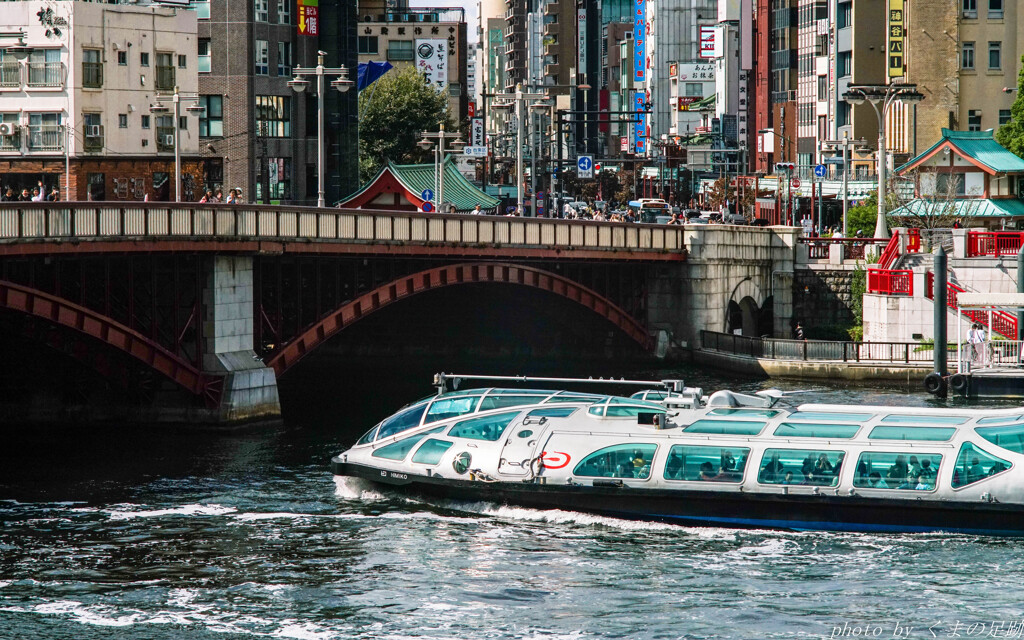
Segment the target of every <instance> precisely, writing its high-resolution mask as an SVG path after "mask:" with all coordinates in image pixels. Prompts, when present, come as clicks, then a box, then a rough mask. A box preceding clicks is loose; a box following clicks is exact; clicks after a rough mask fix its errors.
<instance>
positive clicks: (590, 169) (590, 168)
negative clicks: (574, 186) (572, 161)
mask: <svg viewBox="0 0 1024 640" xmlns="http://www.w3.org/2000/svg"><path fill="white" fill-rule="evenodd" d="M576 172H577V173H579V177H581V178H593V177H594V156H580V157H579V158H577V159H576Z"/></svg>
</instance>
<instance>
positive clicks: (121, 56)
mask: <svg viewBox="0 0 1024 640" xmlns="http://www.w3.org/2000/svg"><path fill="white" fill-rule="evenodd" d="M117 65H118V66H119V67H127V66H128V52H127V51H118V52H117Z"/></svg>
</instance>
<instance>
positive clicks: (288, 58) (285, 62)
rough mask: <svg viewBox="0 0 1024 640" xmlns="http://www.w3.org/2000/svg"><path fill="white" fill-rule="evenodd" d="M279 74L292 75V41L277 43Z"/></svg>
mask: <svg viewBox="0 0 1024 640" xmlns="http://www.w3.org/2000/svg"><path fill="white" fill-rule="evenodd" d="M277 75H279V76H290V75H292V43H290V42H278V43H277Z"/></svg>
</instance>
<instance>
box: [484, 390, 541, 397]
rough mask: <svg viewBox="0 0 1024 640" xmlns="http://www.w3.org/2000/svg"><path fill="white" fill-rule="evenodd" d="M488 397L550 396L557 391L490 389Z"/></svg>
mask: <svg viewBox="0 0 1024 640" xmlns="http://www.w3.org/2000/svg"><path fill="white" fill-rule="evenodd" d="M488 393H489V395H507V396H513V395H515V396H551V395H554V394H556V393H558V392H557V391H546V390H544V389H491V390H490V391H489V392H488Z"/></svg>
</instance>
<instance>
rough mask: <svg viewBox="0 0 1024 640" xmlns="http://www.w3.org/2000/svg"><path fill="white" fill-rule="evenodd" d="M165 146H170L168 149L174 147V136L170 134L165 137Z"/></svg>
mask: <svg viewBox="0 0 1024 640" xmlns="http://www.w3.org/2000/svg"><path fill="white" fill-rule="evenodd" d="M164 145H165V146H168V147H173V146H174V136H173V135H171V134H168V135H166V136H164Z"/></svg>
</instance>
